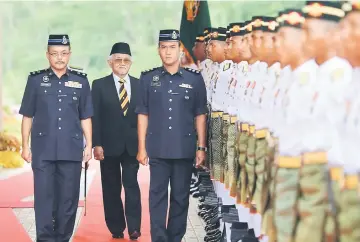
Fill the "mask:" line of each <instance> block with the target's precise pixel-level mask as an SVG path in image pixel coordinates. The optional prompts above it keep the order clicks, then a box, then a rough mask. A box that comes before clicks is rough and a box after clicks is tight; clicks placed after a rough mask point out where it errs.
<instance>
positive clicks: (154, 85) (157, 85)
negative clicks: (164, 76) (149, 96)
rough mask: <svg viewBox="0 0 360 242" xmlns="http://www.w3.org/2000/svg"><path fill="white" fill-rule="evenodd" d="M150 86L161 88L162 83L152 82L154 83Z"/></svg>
mask: <svg viewBox="0 0 360 242" xmlns="http://www.w3.org/2000/svg"><path fill="white" fill-rule="evenodd" d="M150 86H152V87H160V86H161V82H159V81H152V82H151V83H150Z"/></svg>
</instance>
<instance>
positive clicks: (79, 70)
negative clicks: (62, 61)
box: [68, 66, 84, 72]
mask: <svg viewBox="0 0 360 242" xmlns="http://www.w3.org/2000/svg"><path fill="white" fill-rule="evenodd" d="M68 68H69V70H72V71H78V72H84V69H83V68H80V67H77V66H69V67H68Z"/></svg>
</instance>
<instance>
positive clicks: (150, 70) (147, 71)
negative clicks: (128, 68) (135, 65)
mask: <svg viewBox="0 0 360 242" xmlns="http://www.w3.org/2000/svg"><path fill="white" fill-rule="evenodd" d="M158 68H159V67H154V68H151V69H148V70H145V71H142V72H141V74H146V73H149V72H152V71H154V70H157V69H158Z"/></svg>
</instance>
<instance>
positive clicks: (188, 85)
mask: <svg viewBox="0 0 360 242" xmlns="http://www.w3.org/2000/svg"><path fill="white" fill-rule="evenodd" d="M179 87H182V88H189V89H192V88H193V87H192V86H191V85H190V84H185V83H181V85H179Z"/></svg>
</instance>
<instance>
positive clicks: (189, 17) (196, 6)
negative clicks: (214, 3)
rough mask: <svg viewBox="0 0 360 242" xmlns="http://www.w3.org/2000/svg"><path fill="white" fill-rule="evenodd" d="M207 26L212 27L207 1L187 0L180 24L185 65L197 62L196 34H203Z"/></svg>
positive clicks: (183, 63)
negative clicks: (194, 50)
mask: <svg viewBox="0 0 360 242" xmlns="http://www.w3.org/2000/svg"><path fill="white" fill-rule="evenodd" d="M206 27H211V21H210V13H209V6H208V3H207V1H200V0H185V1H184V5H183V10H182V16H181V24H180V42H181V50H182V51H183V52H184V56H183V59H182V65H183V66H190V65H194V64H195V63H196V59H195V56H194V54H193V52H192V48H193V46H194V43H195V39H196V36H197V35H198V34H202V33H203V31H204V28H206Z"/></svg>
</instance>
